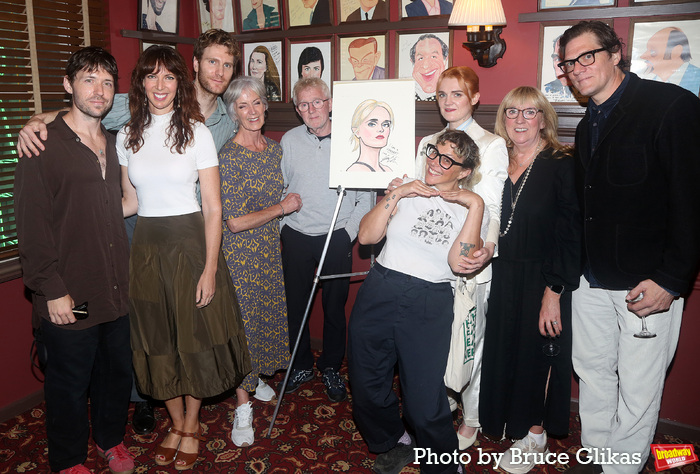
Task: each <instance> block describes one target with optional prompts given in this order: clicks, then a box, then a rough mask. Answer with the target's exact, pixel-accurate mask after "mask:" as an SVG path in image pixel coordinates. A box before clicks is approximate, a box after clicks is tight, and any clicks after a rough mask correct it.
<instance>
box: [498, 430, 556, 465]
mask: <svg viewBox="0 0 700 474" xmlns="http://www.w3.org/2000/svg"><path fill="white" fill-rule="evenodd" d="M547 453H549V449H548V448H547V433H545V436H544V444H543V445H542V446H540V445H538V444H537V442H535V440H534V439H532V438H531V437H530V436H525V437H524V438H523V439H519V440H517V441H516V442H515V443H513V446H511V447H510V449H508V451H506V452H505V453H503V457H502V458H501V462H500V464H499V465H498V466H497V467H500V468H501V469H503V470H504V471H508V472H510V473H512V474H525V473H526V472H529V471H530V470H531V469H532V468H533V467H535V464H544V455H545V454H547Z"/></svg>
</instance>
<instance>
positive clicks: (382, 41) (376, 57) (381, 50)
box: [337, 34, 388, 81]
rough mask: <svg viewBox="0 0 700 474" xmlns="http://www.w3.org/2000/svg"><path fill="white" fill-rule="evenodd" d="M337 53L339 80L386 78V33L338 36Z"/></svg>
mask: <svg viewBox="0 0 700 474" xmlns="http://www.w3.org/2000/svg"><path fill="white" fill-rule="evenodd" d="M337 54H338V57H339V61H340V63H339V65H338V76H337V77H338V78H339V80H341V81H366V80H377V79H388V76H387V73H386V34H383V35H365V36H343V37H339V38H338V53H337Z"/></svg>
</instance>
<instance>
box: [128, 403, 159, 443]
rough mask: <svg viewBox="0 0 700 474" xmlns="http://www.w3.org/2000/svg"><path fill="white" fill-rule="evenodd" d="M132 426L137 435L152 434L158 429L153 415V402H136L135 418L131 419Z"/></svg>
mask: <svg viewBox="0 0 700 474" xmlns="http://www.w3.org/2000/svg"><path fill="white" fill-rule="evenodd" d="M131 426H132V427H133V428H134V432H135V433H137V434H141V435H145V434H149V433H151V432H152V431H153V430H154V429H155V427H156V417H155V416H154V415H153V405H151V402H136V403H135V404H134V416H133V417H132V418H131Z"/></svg>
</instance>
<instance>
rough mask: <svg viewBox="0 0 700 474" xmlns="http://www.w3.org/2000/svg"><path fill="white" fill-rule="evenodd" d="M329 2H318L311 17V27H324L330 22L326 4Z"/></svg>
mask: <svg viewBox="0 0 700 474" xmlns="http://www.w3.org/2000/svg"><path fill="white" fill-rule="evenodd" d="M329 1H330V0H318V3H317V4H316V8H314V14H313V16H312V17H311V24H312V25H325V24H328V23H330V22H331V11H330V6H329V4H328V2H329Z"/></svg>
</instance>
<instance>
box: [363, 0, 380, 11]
mask: <svg viewBox="0 0 700 474" xmlns="http://www.w3.org/2000/svg"><path fill="white" fill-rule="evenodd" d="M378 2H379V0H360V6H361V7H362V9H363V10H364V11H366V12H368V11H370V10H371V9H372V8H374V7H376V6H377V3H378Z"/></svg>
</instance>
